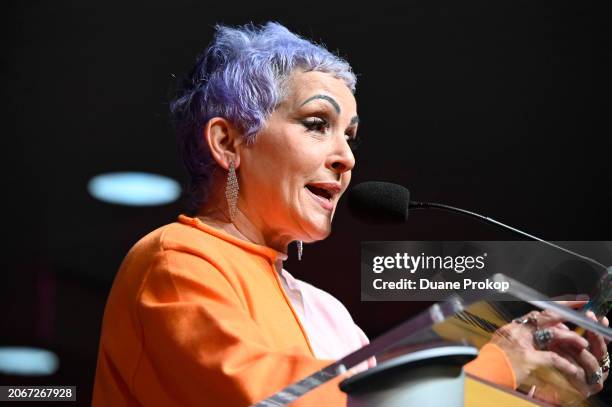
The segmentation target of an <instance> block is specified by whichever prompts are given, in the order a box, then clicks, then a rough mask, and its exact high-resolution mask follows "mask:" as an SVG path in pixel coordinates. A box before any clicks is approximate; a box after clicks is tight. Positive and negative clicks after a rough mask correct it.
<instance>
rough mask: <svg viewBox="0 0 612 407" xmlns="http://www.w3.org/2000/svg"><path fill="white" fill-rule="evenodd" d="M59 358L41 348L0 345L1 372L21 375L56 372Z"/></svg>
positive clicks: (44, 374)
mask: <svg viewBox="0 0 612 407" xmlns="http://www.w3.org/2000/svg"><path fill="white" fill-rule="evenodd" d="M58 366H59V358H58V357H57V355H55V353H53V352H49V351H48V350H44V349H39V348H28V347H9V346H2V347H0V373H3V374H7V375H19V376H46V375H51V374H53V373H55V371H56V370H57V368H58Z"/></svg>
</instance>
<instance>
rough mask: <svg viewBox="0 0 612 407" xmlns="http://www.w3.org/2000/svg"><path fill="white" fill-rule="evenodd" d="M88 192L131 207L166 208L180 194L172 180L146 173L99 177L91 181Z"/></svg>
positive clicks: (117, 173)
mask: <svg viewBox="0 0 612 407" xmlns="http://www.w3.org/2000/svg"><path fill="white" fill-rule="evenodd" d="M87 190H88V191H89V193H90V194H91V195H92V196H93V197H94V198H96V199H99V200H101V201H104V202H110V203H114V204H119V205H129V206H152V205H164V204H167V203H170V202H173V201H175V200H176V199H177V198H178V197H179V195H180V194H181V187H180V186H179V184H178V183H177V182H176V181H174V180H173V179H170V178H167V177H164V176H161V175H156V174H149V173H146V172H112V173H107V174H100V175H97V176H95V177H93V178H92V179H91V180H90V181H89V184H88V185H87Z"/></svg>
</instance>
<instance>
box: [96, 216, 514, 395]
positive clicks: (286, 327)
mask: <svg viewBox="0 0 612 407" xmlns="http://www.w3.org/2000/svg"><path fill="white" fill-rule="evenodd" d="M276 256H277V252H276V251H274V250H272V249H270V248H267V247H263V246H259V245H256V244H253V243H250V242H246V241H244V240H241V239H238V238H236V237H233V236H231V235H229V234H227V233H225V232H224V231H221V230H218V229H215V228H212V227H210V226H208V225H206V224H204V223H202V222H201V221H200V220H198V219H197V218H189V217H187V216H183V215H181V216H180V217H179V222H176V223H172V224H169V225H166V226H164V227H161V228H159V229H157V230H155V231H153V232H151V233H150V234H148V235H147V236H145V237H144V238H143V239H142V240H140V241H139V242H138V243H137V244H136V245H135V246H134V247H133V248H132V250H130V252H129V253H128V255H127V256H126V258H125V259H124V261H123V263H122V265H121V268H120V270H119V272H118V274H117V276H116V277H115V281H114V283H113V287H112V289H111V292H110V295H109V298H108V301H107V304H106V309H105V312H104V320H103V324H102V334H101V338H100V348H99V354H98V363H97V368H96V378H95V384H94V394H93V406H94V407H98V406H100V407H101V406H112V407H119V406H140V405H144V406H165V407H167V406H186V407H187V406H220V405H223V406H246V405H249V404H252V403H254V402H257V401H259V400H261V399H263V398H265V397H267V396H269V395H271V394H273V393H275V392H276V391H278V390H280V389H282V388H283V387H285V386H286V385H288V384H290V383H292V382H295V381H297V380H299V379H301V378H303V377H305V376H308V375H309V374H311V373H313V372H315V371H317V370H319V369H321V368H323V367H324V366H326V365H328V364H330V363H332V361H330V360H327V361H326V360H318V359H316V358H315V356H314V354H313V351H312V349H311V346H310V343H309V342H308V337H307V335H306V332H305V331H304V329H303V327H302V325H301V324H300V321H299V319H298V317H297V315H296V313H295V312H294V310H293V308H292V306H291V303H290V301H289V299H288V298H287V296H286V295H285V293H284V291H283V289H282V287H281V285H280V281H279V277H278V274H277V273H276V271H275V267H274V262H275V259H276ZM502 357H503V353H502ZM338 381H339V379H336V380H334V381H332V382H330V383H327V384H325V385H323V386H321V387H320V388H318V389H316V390H314V391H312V392H311V393H309V394H307V395H306V396H304V397H302V398H300V399H299V400H298V401H297V402H296V403H295V404H294V405H295V406H312V405H318V406H323V405H325V406H341V405H345V404H346V396H345V395H344V393H342V392H341V391H340V390H339V389H338V386H337V385H338Z"/></svg>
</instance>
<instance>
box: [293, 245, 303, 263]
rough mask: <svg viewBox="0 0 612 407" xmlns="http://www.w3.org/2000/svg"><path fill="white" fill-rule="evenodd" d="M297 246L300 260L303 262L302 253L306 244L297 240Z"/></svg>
mask: <svg viewBox="0 0 612 407" xmlns="http://www.w3.org/2000/svg"><path fill="white" fill-rule="evenodd" d="M295 244H296V245H297V252H298V260H302V253H303V252H304V243H302V241H301V240H296V241H295Z"/></svg>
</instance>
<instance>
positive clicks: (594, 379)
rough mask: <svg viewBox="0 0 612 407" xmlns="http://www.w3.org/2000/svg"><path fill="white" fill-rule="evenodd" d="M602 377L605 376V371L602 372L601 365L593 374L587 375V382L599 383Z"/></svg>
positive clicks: (590, 383)
mask: <svg viewBox="0 0 612 407" xmlns="http://www.w3.org/2000/svg"><path fill="white" fill-rule="evenodd" d="M602 377H603V372H602V369H601V367H600V368H597V370H596V371H595V372H594V373H593V374H592V375H590V376H589V377H587V384H588V385H594V384H597V383H599V382H600V381H601V378H602Z"/></svg>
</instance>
